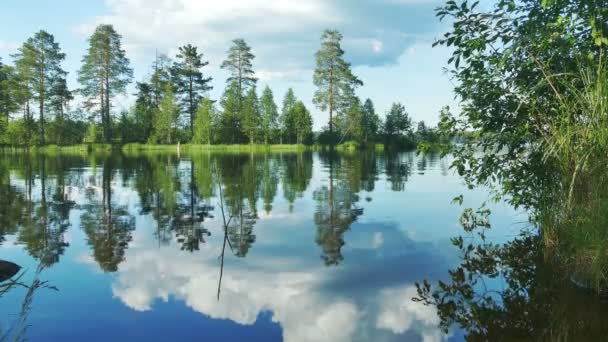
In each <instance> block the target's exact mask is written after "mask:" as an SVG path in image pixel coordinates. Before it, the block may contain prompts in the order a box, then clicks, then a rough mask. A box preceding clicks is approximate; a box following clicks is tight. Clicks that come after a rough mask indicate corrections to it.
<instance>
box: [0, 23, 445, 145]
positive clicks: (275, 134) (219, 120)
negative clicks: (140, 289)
mask: <svg viewBox="0 0 608 342" xmlns="http://www.w3.org/2000/svg"><path fill="white" fill-rule="evenodd" d="M121 40H122V37H121V35H120V34H118V32H116V30H115V29H114V27H113V26H112V25H99V26H98V27H97V28H96V29H95V31H94V33H93V34H92V35H91V36H90V38H89V39H88V48H87V50H86V53H85V55H84V56H83V58H82V63H81V67H80V69H79V70H78V71H77V75H78V83H79V88H78V89H69V88H68V86H67V81H66V77H67V75H68V72H67V71H65V70H64V69H63V66H62V63H63V61H64V60H65V53H63V52H62V50H61V48H60V46H59V43H58V42H57V41H56V40H55V38H54V36H53V35H52V34H50V33H48V32H46V31H43V30H42V31H39V32H37V33H36V34H34V36H33V37H31V38H29V39H27V41H26V42H24V43H23V45H22V46H21V47H20V48H19V49H18V50H17V52H16V53H15V54H13V55H11V57H12V58H13V59H14V63H13V64H12V65H9V64H4V63H3V62H2V60H0V144H2V145H11V146H35V145H40V146H42V145H46V144H57V145H70V144H80V143H83V142H84V143H101V142H105V143H109V144H125V143H149V144H175V143H178V142H181V143H194V144H244V143H250V144H255V143H258V144H284V143H287V144H312V143H320V144H336V143H340V142H344V141H352V140H354V141H357V142H359V143H361V144H373V143H389V144H396V145H401V146H407V147H412V146H415V144H416V141H417V140H420V137H421V136H422V135H424V134H428V132H431V131H433V130H431V129H429V128H427V127H426V125H425V124H424V122H421V123H419V124H418V128H419V129H418V130H416V131H414V129H413V123H412V121H411V119H410V117H409V115H408V113H407V112H406V110H405V107H404V106H403V105H402V104H400V103H395V104H393V106H392V107H391V109H390V111H389V112H388V113H387V114H386V119H385V120H384V122H383V121H382V120H381V119H380V117H379V116H378V114H377V113H376V111H375V109H374V104H373V102H372V101H371V100H370V99H367V100H365V101H362V100H361V99H359V98H358V97H357V96H356V94H355V90H356V88H357V87H359V86H362V85H363V82H362V81H361V80H359V79H358V78H357V77H356V76H355V75H354V74H353V72H352V69H351V65H350V63H348V62H347V61H346V60H345V59H344V50H343V49H342V47H341V41H342V35H341V34H340V33H339V32H338V31H335V30H326V31H325V32H324V33H323V35H322V36H321V47H320V49H319V50H318V52H317V53H316V55H315V58H316V67H315V70H314V77H313V83H314V85H315V87H316V91H315V93H314V96H313V103H314V104H315V105H316V106H317V108H318V109H319V110H321V111H327V112H328V114H329V120H328V124H327V125H326V126H325V127H324V128H323V130H322V132H320V133H318V134H313V129H312V127H313V119H312V115H311V113H310V110H309V109H308V108H307V107H306V106H305V105H304V103H303V102H302V101H300V100H298V99H297V97H296V95H295V93H294V91H293V90H292V89H291V88H290V89H289V90H288V91H287V92H286V94H285V95H284V97H283V101H282V104H281V107H280V108H279V106H278V105H277V103H276V101H275V96H274V94H273V92H272V90H271V89H270V88H269V87H268V86H266V87H264V88H263V89H262V91H261V94H259V91H258V79H257V78H256V76H255V71H254V67H253V64H254V63H253V62H254V60H255V55H254V54H253V52H252V49H251V47H250V46H249V45H248V44H247V43H246V42H245V40H244V39H240V38H239V39H235V40H233V41H232V44H231V46H230V48H229V50H228V51H227V54H226V57H225V59H224V61H223V62H222V63H221V65H220V66H221V68H222V69H224V70H226V71H227V72H228V75H229V77H228V78H227V79H226V83H225V89H224V91H223V94H222V96H221V98H220V99H219V100H214V99H211V98H210V97H209V91H210V90H211V89H212V88H213V86H212V81H213V79H212V78H211V77H209V76H207V73H206V72H205V67H207V66H208V65H209V61H207V60H205V58H204V55H203V53H202V52H200V51H199V49H198V48H197V47H196V46H193V45H191V44H186V45H184V46H181V47H179V48H178V53H177V54H176V55H175V56H174V57H169V56H167V55H164V54H160V55H159V54H157V55H156V58H155V60H154V62H153V64H152V66H151V72H150V74H149V76H148V77H146V79H144V80H142V81H140V82H136V84H135V89H136V93H135V94H134V96H135V103H134V105H133V106H132V107H131V109H129V110H125V111H121V112H120V113H116V112H115V111H113V107H114V100H115V98H116V96H117V95H120V94H125V93H126V91H127V87H128V85H129V84H130V83H131V82H132V81H133V69H132V68H131V67H130V61H129V59H128V58H127V56H126V52H125V50H124V49H123V47H122V42H121ZM77 95H78V96H80V97H81V98H82V101H81V102H80V103H79V104H78V106H73V105H71V104H73V103H74V102H75V101H74V99H75V97H76V96H77Z"/></svg>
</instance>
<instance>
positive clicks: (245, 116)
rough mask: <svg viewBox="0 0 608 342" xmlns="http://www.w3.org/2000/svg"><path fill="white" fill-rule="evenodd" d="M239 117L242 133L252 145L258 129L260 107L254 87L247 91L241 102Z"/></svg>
mask: <svg viewBox="0 0 608 342" xmlns="http://www.w3.org/2000/svg"><path fill="white" fill-rule="evenodd" d="M241 115H242V116H241V123H242V128H243V133H244V134H245V136H246V137H247V138H248V139H249V143H250V144H253V143H254V142H255V139H256V137H257V136H258V131H259V127H260V107H259V103H258V95H257V92H256V87H255V85H253V86H252V87H251V88H249V90H248V91H247V95H246V96H245V99H244V100H243V107H242V110H241Z"/></svg>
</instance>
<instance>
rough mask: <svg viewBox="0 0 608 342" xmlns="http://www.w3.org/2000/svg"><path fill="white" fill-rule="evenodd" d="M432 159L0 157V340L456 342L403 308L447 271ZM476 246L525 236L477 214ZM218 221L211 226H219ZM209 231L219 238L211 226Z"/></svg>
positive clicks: (445, 230) (426, 315) (454, 209)
mask: <svg viewBox="0 0 608 342" xmlns="http://www.w3.org/2000/svg"><path fill="white" fill-rule="evenodd" d="M448 166H449V160H445V159H439V158H438V157H436V156H426V157H422V156H416V155H415V154H414V153H402V154H396V155H388V154H373V153H362V154H358V155H336V156H329V155H326V154H318V153H314V154H312V153H308V154H307V153H305V154H267V155H264V154H228V155H226V154H200V155H194V156H188V155H182V156H181V157H178V156H176V155H168V154H150V155H137V156H123V155H119V154H111V155H110V154H105V155H104V154H92V155H83V156H80V155H74V156H49V155H47V156H42V155H30V156H28V155H24V154H14V155H2V156H0V259H3V260H6V261H11V262H14V263H16V264H18V265H20V266H21V267H22V268H23V269H22V270H21V272H20V273H19V274H18V275H19V276H20V278H18V282H19V283H21V284H24V285H26V286H19V285H15V286H8V285H6V284H7V283H6V282H5V283H0V339H2V337H4V338H6V339H7V340H12V339H13V338H15V339H28V340H32V341H64V340H71V341H96V340H99V341H140V340H141V341H144V340H145V341H150V340H152V341H161V340H162V341H164V340H174V341H185V340H197V341H200V340H205V341H214V340H224V341H242V340H248V341H279V340H286V341H404V340H413V341H416V340H424V341H441V340H461V339H463V338H464V336H466V332H465V331H460V330H458V329H457V328H454V329H453V330H451V331H450V332H449V333H448V334H444V333H443V332H442V331H441V329H439V327H438V324H439V318H438V315H437V311H436V309H435V308H434V307H432V306H424V305H422V303H419V302H413V301H412V300H411V298H412V297H414V296H416V288H415V286H414V284H415V282H420V281H421V280H422V279H429V280H430V281H436V280H439V279H446V278H447V277H448V275H447V271H448V269H450V268H452V267H454V266H455V265H457V264H458V263H459V262H460V254H459V252H458V250H457V249H456V248H455V247H453V245H452V243H451V242H450V238H452V237H454V236H457V235H461V234H462V228H461V226H460V224H459V222H458V218H459V216H460V214H461V213H462V210H463V207H462V206H458V205H455V204H451V200H452V198H454V197H455V196H457V195H460V194H465V204H466V205H467V206H472V207H476V206H477V205H479V204H480V203H481V202H482V201H484V200H485V199H487V197H488V194H487V193H486V192H485V191H483V190H475V191H469V190H467V189H466V188H465V187H464V186H463V184H462V180H461V179H460V178H459V177H458V176H456V175H454V174H453V172H452V171H451V170H449V169H448ZM492 209H493V214H492V223H493V229H492V231H491V232H490V239H491V240H494V241H499V242H501V241H508V240H509V239H511V238H513V237H514V236H515V235H516V234H517V232H518V231H519V230H520V229H521V228H522V226H523V225H525V224H526V218H525V215H522V214H518V213H516V212H515V211H514V210H512V209H511V208H509V207H507V206H505V205H494V206H493V207H492ZM222 212H223V214H222ZM225 226H226V227H227V229H224V227H225Z"/></svg>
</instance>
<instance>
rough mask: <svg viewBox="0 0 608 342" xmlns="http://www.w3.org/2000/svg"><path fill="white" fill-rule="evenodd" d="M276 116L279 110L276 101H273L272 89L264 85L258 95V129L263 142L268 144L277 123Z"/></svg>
mask: <svg viewBox="0 0 608 342" xmlns="http://www.w3.org/2000/svg"><path fill="white" fill-rule="evenodd" d="M278 116H279V112H278V111H277V105H276V103H274V97H273V95H272V90H270V87H268V86H266V87H265V88H264V91H263V92H262V96H261V97H260V119H261V120H260V130H261V135H262V139H263V141H264V143H265V144H268V143H269V142H270V141H271V140H272V138H273V133H274V132H275V130H276V128H277V125H278V123H277V119H278Z"/></svg>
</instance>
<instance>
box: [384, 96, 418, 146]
mask: <svg viewBox="0 0 608 342" xmlns="http://www.w3.org/2000/svg"><path fill="white" fill-rule="evenodd" d="M411 130H412V120H411V119H410V117H409V115H408V114H407V112H406V111H405V107H404V106H403V105H402V104H401V103H393V105H392V106H391V110H390V111H389V112H388V114H387V115H386V120H385V123H384V134H385V136H386V139H387V142H396V141H397V139H398V138H400V137H402V136H403V135H404V134H408V133H410V132H411Z"/></svg>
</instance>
